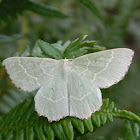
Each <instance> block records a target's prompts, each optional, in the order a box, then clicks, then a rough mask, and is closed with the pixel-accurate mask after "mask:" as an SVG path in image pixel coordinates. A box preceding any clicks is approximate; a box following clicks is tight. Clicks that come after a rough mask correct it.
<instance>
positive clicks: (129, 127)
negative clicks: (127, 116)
mask: <svg viewBox="0 0 140 140" xmlns="http://www.w3.org/2000/svg"><path fill="white" fill-rule="evenodd" d="M125 129H126V140H134V139H136V140H137V139H139V138H140V133H139V125H138V124H137V123H135V122H133V121H132V122H130V121H128V120H126V121H125Z"/></svg>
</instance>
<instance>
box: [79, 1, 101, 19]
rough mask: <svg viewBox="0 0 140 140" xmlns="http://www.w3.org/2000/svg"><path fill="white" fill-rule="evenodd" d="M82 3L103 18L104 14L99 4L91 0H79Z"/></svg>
mask: <svg viewBox="0 0 140 140" xmlns="http://www.w3.org/2000/svg"><path fill="white" fill-rule="evenodd" d="M78 1H79V2H80V3H81V4H83V5H84V6H86V7H87V8H88V9H89V10H90V11H91V12H92V13H93V14H94V15H95V16H96V17H97V18H99V19H100V20H103V16H102V15H101V13H100V11H99V10H98V8H97V6H96V5H95V4H94V3H93V1H91V0H78Z"/></svg>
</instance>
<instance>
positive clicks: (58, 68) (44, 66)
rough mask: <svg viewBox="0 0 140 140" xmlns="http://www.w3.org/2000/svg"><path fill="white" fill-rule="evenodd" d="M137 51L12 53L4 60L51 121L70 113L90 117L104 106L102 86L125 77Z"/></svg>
mask: <svg viewBox="0 0 140 140" xmlns="http://www.w3.org/2000/svg"><path fill="white" fill-rule="evenodd" d="M133 55H134V51H132V50H130V49H127V48H120V49H111V50H105V51H100V52H97V53H91V54H87V55H84V56H81V57H78V58H75V59H61V60H55V59H50V58H37V57H10V58H7V59H6V60H4V61H3V65H4V66H5V68H6V70H7V72H8V74H9V76H10V78H11V80H12V82H13V83H14V84H15V86H16V87H18V88H19V89H23V90H24V91H27V92H32V91H34V90H36V89H38V92H37V94H36V96H35V98H34V100H35V109H36V111H37V112H38V114H39V116H44V117H47V118H48V120H49V122H51V121H59V120H60V119H61V118H64V117H66V116H74V117H78V118H80V119H84V118H86V119H89V118H90V116H91V114H92V113H94V112H95V111H99V110H100V107H101V106H102V95H101V91H100V89H99V88H108V87H110V86H111V85H113V84H116V83H118V82H119V81H120V80H122V79H123V78H124V76H125V74H126V73H127V71H128V68H129V66H130V64H131V62H132V58H133Z"/></svg>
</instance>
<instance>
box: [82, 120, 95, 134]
mask: <svg viewBox="0 0 140 140" xmlns="http://www.w3.org/2000/svg"><path fill="white" fill-rule="evenodd" d="M83 122H84V125H85V127H86V128H87V130H88V131H89V132H92V131H93V125H92V121H91V118H90V119H89V120H87V119H84V120H83Z"/></svg>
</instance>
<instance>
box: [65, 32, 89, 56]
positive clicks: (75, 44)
mask: <svg viewBox="0 0 140 140" xmlns="http://www.w3.org/2000/svg"><path fill="white" fill-rule="evenodd" d="M86 37H87V35H83V36H82V37H80V38H78V39H76V40H74V41H73V42H71V43H70V44H69V45H68V47H67V48H66V49H65V51H64V56H63V57H64V58H67V56H70V53H71V52H72V51H73V53H74V51H76V50H77V49H78V47H79V45H80V44H81V43H82V41H83V40H84V39H85V38H86Z"/></svg>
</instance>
